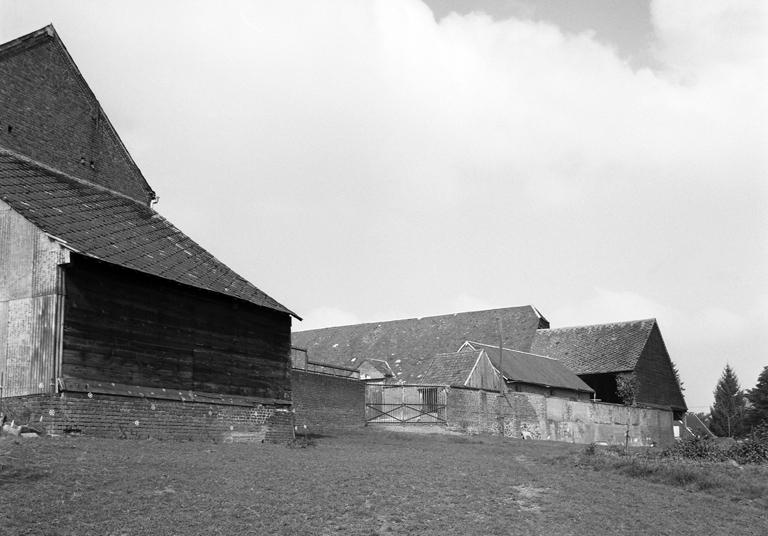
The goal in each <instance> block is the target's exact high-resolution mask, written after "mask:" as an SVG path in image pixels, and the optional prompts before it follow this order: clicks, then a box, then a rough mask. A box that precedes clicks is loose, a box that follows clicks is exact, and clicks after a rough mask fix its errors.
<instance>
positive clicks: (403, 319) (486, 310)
mask: <svg viewBox="0 0 768 536" xmlns="http://www.w3.org/2000/svg"><path fill="white" fill-rule="evenodd" d="M526 307H530V308H532V309H533V310H534V311H536V308H535V307H533V306H532V305H514V306H512V307H497V308H495V309H479V310H477V311H461V312H458V313H444V314H439V315H432V316H418V317H407V318H395V319H392V320H379V321H373V322H358V323H356V324H344V325H341V326H326V327H324V328H316V329H306V330H300V331H295V332H294V333H306V332H309V331H319V330H321V329H338V328H348V327H353V326H368V325H379V324H391V323H394V322H410V321H414V320H415V321H419V320H430V319H433V318H443V317H446V318H447V317H453V316H457V315H465V314H477V313H488V312H491V311H507V310H509V309H525V308H526Z"/></svg>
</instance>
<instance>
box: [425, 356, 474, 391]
mask: <svg viewBox="0 0 768 536" xmlns="http://www.w3.org/2000/svg"><path fill="white" fill-rule="evenodd" d="M482 353H483V352H482V350H464V351H461V352H454V353H451V354H438V355H436V356H435V357H433V358H432V361H430V362H428V363H427V366H426V368H425V370H424V373H423V374H422V375H421V378H419V380H418V381H417V382H414V383H420V384H422V385H449V386H455V385H458V386H463V385H464V384H465V382H466V381H467V378H469V376H470V374H471V373H472V369H473V368H474V366H475V363H476V362H477V360H478V358H479V357H480V356H481V355H482Z"/></svg>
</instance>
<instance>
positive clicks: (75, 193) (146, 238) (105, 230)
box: [0, 149, 298, 318]
mask: <svg viewBox="0 0 768 536" xmlns="http://www.w3.org/2000/svg"><path fill="white" fill-rule="evenodd" d="M0 199H2V201H4V202H5V203H7V204H8V205H10V207H11V208H12V209H13V210H15V211H16V212H18V213H19V214H21V215H22V216H23V217H24V218H26V219H27V220H29V221H30V222H32V223H33V224H34V225H36V226H37V227H38V228H40V229H41V230H42V231H44V232H45V233H47V234H48V235H50V236H51V237H52V238H54V239H56V240H58V241H60V242H62V243H63V244H64V245H65V247H67V248H69V249H70V250H72V251H74V252H76V253H79V254H82V255H85V256H88V257H92V258H94V259H98V260H101V261H105V262H108V263H111V264H115V265H118V266H122V267H125V268H130V269H133V270H137V271H139V272H144V273H147V274H150V275H154V276H157V277H161V278H163V279H167V280H170V281H175V282H177V283H182V284H184V285H189V286H192V287H197V288H201V289H205V290H209V291H213V292H216V293H219V294H224V295H227V296H231V297H233V298H239V299H241V300H245V301H248V302H251V303H253V304H256V305H259V306H262V307H267V308H270V309H274V310H277V311H281V312H284V313H289V314H291V315H293V316H296V315H295V314H294V313H293V312H291V311H290V310H288V309H287V308H286V307H284V306H283V305H281V304H280V303H278V302H277V301H275V300H274V299H272V298H271V297H269V296H267V295H266V294H265V293H264V292H262V291H260V290H259V289H257V288H256V287H254V286H253V285H252V284H250V283H249V282H248V281H246V280H245V279H243V278H242V277H240V276H239V275H237V274H236V273H235V272H233V271H232V270H231V269H230V268H228V267H227V266H226V265H225V264H224V263H222V262H221V261H219V260H217V259H216V258H215V257H214V256H213V255H211V254H210V253H208V252H207V251H206V250H205V249H203V248H202V247H201V246H199V245H198V244H197V243H195V242H194V241H193V240H192V239H191V238H189V237H188V236H186V235H185V234H184V233H182V232H181V231H180V230H179V229H177V228H176V227H175V226H174V225H173V224H171V223H170V222H169V221H168V220H166V219H165V218H163V217H162V216H161V215H160V214H158V213H157V212H155V211H154V210H152V209H151V208H150V207H148V206H146V205H144V204H142V203H140V202H137V201H134V200H133V199H131V198H129V197H127V196H124V195H121V194H117V193H115V192H112V191H110V190H107V189H105V188H100V187H98V186H95V185H92V184H90V183H87V182H85V181H81V180H79V179H75V178H73V177H69V176H66V175H64V174H61V173H59V172H56V171H54V170H52V169H49V168H47V167H45V166H43V165H41V164H38V163H35V162H32V161H30V160H28V159H26V158H23V157H21V156H19V155H15V154H13V153H11V152H9V151H5V150H3V149H0ZM296 318H298V317H296Z"/></svg>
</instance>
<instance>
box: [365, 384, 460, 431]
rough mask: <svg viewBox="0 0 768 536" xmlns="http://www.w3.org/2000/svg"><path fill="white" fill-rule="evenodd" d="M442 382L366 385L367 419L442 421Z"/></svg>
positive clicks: (433, 422) (383, 421)
mask: <svg viewBox="0 0 768 536" xmlns="http://www.w3.org/2000/svg"><path fill="white" fill-rule="evenodd" d="M446 399H447V394H446V387H445V386H444V385H367V386H366V388H365V420H366V422H367V423H369V424H370V423H372V424H376V423H399V424H406V423H408V424H445V423H446V422H447V414H446V413H447V412H446Z"/></svg>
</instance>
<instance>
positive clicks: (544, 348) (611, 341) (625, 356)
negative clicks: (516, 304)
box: [530, 318, 656, 374]
mask: <svg viewBox="0 0 768 536" xmlns="http://www.w3.org/2000/svg"><path fill="white" fill-rule="evenodd" d="M655 324H656V319H653V318H650V319H646V320H633V321H629V322H616V323H612V324H597V325H593V326H575V327H567V328H557V329H540V330H538V331H537V332H536V336H535V338H534V340H533V344H532V345H531V349H530V351H531V352H532V353H534V354H539V355H545V356H549V357H554V358H555V359H558V360H560V361H561V362H562V363H563V365H565V366H566V367H568V368H569V369H571V370H572V371H574V372H575V373H576V374H602V373H607V372H621V371H630V370H634V369H635V366H636V365H637V360H638V359H639V357H640V354H641V353H642V351H643V348H644V347H645V344H646V341H647V340H648V337H649V336H650V334H651V330H652V329H653V326H654V325H655Z"/></svg>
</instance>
